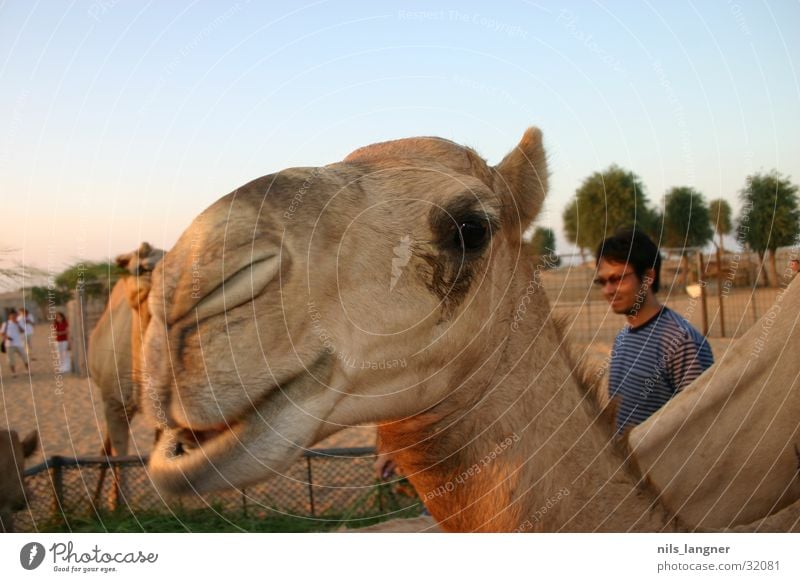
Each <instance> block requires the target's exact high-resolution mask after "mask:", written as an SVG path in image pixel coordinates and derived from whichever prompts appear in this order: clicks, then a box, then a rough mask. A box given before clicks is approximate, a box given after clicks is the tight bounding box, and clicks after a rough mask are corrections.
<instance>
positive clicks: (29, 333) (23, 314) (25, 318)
mask: <svg viewBox="0 0 800 582" xmlns="http://www.w3.org/2000/svg"><path fill="white" fill-rule="evenodd" d="M17 322H18V323H19V324H20V325H21V326H22V327H23V328H25V353H26V355H27V356H28V360H33V356H31V342H32V341H33V326H34V324H35V323H36V322H35V320H34V319H33V315H31V313H30V311H28V310H27V309H25V308H24V307H22V308H20V310H19V314H18V315H17Z"/></svg>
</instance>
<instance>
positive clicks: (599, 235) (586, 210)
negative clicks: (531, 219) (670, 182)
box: [563, 165, 658, 252]
mask: <svg viewBox="0 0 800 582" xmlns="http://www.w3.org/2000/svg"><path fill="white" fill-rule="evenodd" d="M563 218H564V230H565V233H566V236H567V239H568V240H570V242H574V243H575V244H576V245H577V246H578V247H579V248H581V249H584V248H588V249H590V250H591V251H592V252H594V250H595V248H596V247H597V245H598V244H600V242H601V241H602V240H603V239H604V238H606V237H607V236H609V235H610V234H612V233H614V232H615V231H616V230H617V229H619V228H622V227H635V228H638V229H640V230H642V231H644V232H646V233H648V234H650V235H651V236H655V235H657V234H658V232H657V228H658V218H657V215H656V213H655V212H654V211H653V210H652V209H651V208H650V207H649V206H648V201H647V195H646V193H645V190H644V185H643V184H642V181H641V178H639V176H637V175H636V174H634V173H633V172H630V171H627V170H623V169H622V168H620V167H619V166H617V165H611V166H610V167H608V168H607V169H606V170H604V171H602V172H595V173H594V174H592V175H591V176H589V177H588V178H586V179H585V180H584V181H583V183H582V184H581V186H580V187H579V188H578V190H577V191H576V192H575V198H574V199H573V201H572V202H570V204H569V205H568V206H567V207H566V208H565V209H564V214H563Z"/></svg>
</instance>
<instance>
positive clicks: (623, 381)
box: [594, 230, 714, 433]
mask: <svg viewBox="0 0 800 582" xmlns="http://www.w3.org/2000/svg"><path fill="white" fill-rule="evenodd" d="M596 257H597V277H596V278H595V280H594V282H595V284H596V285H597V286H598V287H600V288H601V289H602V291H603V295H604V296H605V298H606V299H607V300H608V302H609V305H610V306H611V309H612V311H614V313H618V314H620V315H624V316H625V317H626V319H627V325H626V326H625V327H624V328H623V329H622V331H620V332H619V333H618V334H617V337H616V339H615V340H614V348H613V350H612V355H611V367H610V370H609V379H608V390H609V395H610V396H611V397H612V398H614V397H617V399H618V409H617V431H618V432H620V433H621V432H623V431H625V430H626V429H628V428H630V427H633V426H635V425H637V424H639V423H641V422H644V421H645V420H647V418H649V417H650V415H651V414H653V413H654V412H655V411H656V410H658V409H659V408H661V407H662V406H663V405H664V404H665V403H666V402H667V401H668V400H669V399H670V398H672V397H673V396H674V395H675V394H676V393H678V392H679V391H680V390H682V389H683V388H685V387H686V386H688V385H689V384H690V383H691V382H692V380H694V379H695V378H697V377H698V376H699V375H700V374H701V373H702V372H703V370H705V369H706V368H708V367H709V366H711V364H713V363H714V356H713V355H712V353H711V348H710V347H709V345H708V343H707V342H706V340H705V338H704V337H703V336H702V334H700V332H698V331H697V330H696V329H695V328H694V327H692V326H691V325H690V324H689V322H688V321H686V320H685V319H684V318H682V317H681V316H680V315H678V314H677V313H675V312H674V311H672V310H671V309H669V308H668V307H665V306H664V305H662V304H661V303H659V301H658V299H656V295H655V294H656V293H657V292H658V289H659V283H660V272H661V256H660V254H659V252H658V247H657V246H656V245H655V244H654V243H653V241H652V240H650V239H649V238H648V237H647V235H645V234H643V233H641V232H639V231H636V230H623V231H618V232H617V234H615V235H614V236H611V237H609V238H607V239H606V240H604V241H603V242H602V243H600V246H599V247H598V248H597V254H596Z"/></svg>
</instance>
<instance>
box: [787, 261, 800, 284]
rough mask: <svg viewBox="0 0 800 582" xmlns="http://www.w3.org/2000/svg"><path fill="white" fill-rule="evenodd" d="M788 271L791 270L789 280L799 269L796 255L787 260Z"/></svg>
mask: <svg viewBox="0 0 800 582" xmlns="http://www.w3.org/2000/svg"><path fill="white" fill-rule="evenodd" d="M789 271H791V275H790V277H791V278H790V279H789V280H790V281H791V280H793V279H794V278H795V277H797V272H798V271H800V259H798V258H797V257H793V258H792V259H791V260H790V261H789Z"/></svg>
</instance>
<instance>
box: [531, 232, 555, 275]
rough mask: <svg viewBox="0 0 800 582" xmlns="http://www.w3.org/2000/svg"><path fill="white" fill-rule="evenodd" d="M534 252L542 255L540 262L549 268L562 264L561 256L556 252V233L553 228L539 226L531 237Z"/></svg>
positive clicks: (539, 255)
mask: <svg viewBox="0 0 800 582" xmlns="http://www.w3.org/2000/svg"><path fill="white" fill-rule="evenodd" d="M531 245H532V246H533V252H534V254H535V255H536V256H538V257H540V260H539V263H540V264H541V265H543V266H544V267H545V268H547V269H549V268H552V267H557V266H558V265H560V264H561V257H559V256H558V255H557V254H556V235H555V233H554V232H553V229H551V228H545V227H543V226H537V227H536V230H534V231H533V238H532V239H531Z"/></svg>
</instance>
